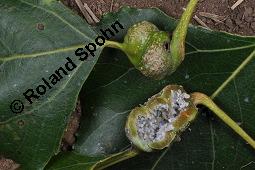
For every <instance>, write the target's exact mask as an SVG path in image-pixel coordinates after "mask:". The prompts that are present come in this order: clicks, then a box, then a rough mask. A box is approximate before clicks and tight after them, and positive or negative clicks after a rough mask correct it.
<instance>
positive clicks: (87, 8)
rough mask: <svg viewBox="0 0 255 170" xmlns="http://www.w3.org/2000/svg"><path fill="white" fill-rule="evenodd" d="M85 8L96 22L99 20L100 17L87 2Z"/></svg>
mask: <svg viewBox="0 0 255 170" xmlns="http://www.w3.org/2000/svg"><path fill="white" fill-rule="evenodd" d="M84 8H85V9H86V11H87V12H88V13H89V15H90V17H91V18H92V19H93V21H94V22H95V23H98V22H99V19H98V18H97V17H96V15H95V14H94V13H93V12H92V10H91V9H90V8H89V6H88V4H87V3H84Z"/></svg>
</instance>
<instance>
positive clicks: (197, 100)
mask: <svg viewBox="0 0 255 170" xmlns="http://www.w3.org/2000/svg"><path fill="white" fill-rule="evenodd" d="M191 98H192V100H193V103H194V105H199V104H201V105H204V106H206V107H208V108H209V109H210V110H211V111H213V112H214V114H216V115H217V116H218V117H219V118H220V119H221V120H222V121H223V122H224V123H226V124H227V125H228V126H229V127H231V128H232V129H233V130H234V131H235V132H236V133H237V134H238V135H239V136H241V137H242V138H243V139H244V140H245V141H246V142H247V143H248V144H250V145H251V146H252V147H253V148H254V149H255V141H254V140H253V139H252V138H251V137H250V136H249V135H248V134H247V133H246V132H245V131H244V130H243V129H242V128H241V127H240V126H239V125H238V124H237V123H236V122H235V121H233V120H232V119H231V118H230V117H229V116H228V115H227V114H226V113H225V112H224V111H223V110H222V109H220V108H219V107H218V106H217V105H216V104H215V103H214V102H213V100H212V99H211V98H210V97H208V96H207V95H205V94H203V93H200V92H194V93H192V94H191Z"/></svg>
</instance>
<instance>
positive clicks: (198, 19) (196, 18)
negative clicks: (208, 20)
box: [193, 15, 210, 29]
mask: <svg viewBox="0 0 255 170" xmlns="http://www.w3.org/2000/svg"><path fill="white" fill-rule="evenodd" d="M193 18H194V19H195V20H196V21H197V22H198V23H199V24H200V25H202V26H204V27H206V28H208V29H210V28H209V27H208V26H207V25H206V24H205V23H204V22H203V21H202V20H201V19H200V18H198V17H197V16H196V15H195V16H194V17H193Z"/></svg>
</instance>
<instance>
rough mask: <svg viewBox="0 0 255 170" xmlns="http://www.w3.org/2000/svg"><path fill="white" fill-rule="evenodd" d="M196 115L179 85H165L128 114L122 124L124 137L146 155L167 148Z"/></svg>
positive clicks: (187, 96)
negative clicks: (124, 125)
mask: <svg viewBox="0 0 255 170" xmlns="http://www.w3.org/2000/svg"><path fill="white" fill-rule="evenodd" d="M196 113H197V109H196V107H195V106H194V105H193V104H192V102H191V97H190V95H188V94H187V93H186V92H185V91H184V90H183V88H182V86H178V85H169V86H166V87H165V88H164V89H163V90H162V91H161V92H159V93H158V94H156V95H154V96H152V97H151V98H150V99H149V100H148V101H147V102H146V103H145V104H144V105H141V106H140V107H136V108H135V109H133V110H132V111H131V113H130V115H129V117H128V120H127V123H126V133H127V137H128V138H129V139H130V141H131V142H132V143H133V144H135V146H137V147H138V148H140V149H142V150H144V151H147V152H151V151H152V150H154V149H162V148H165V147H168V146H169V144H170V143H171V142H172V141H173V140H174V139H175V138H176V136H177V135H178V133H179V132H181V131H183V130H184V129H185V128H186V127H187V126H188V124H189V122H190V121H191V120H193V119H194V117H195V115H196Z"/></svg>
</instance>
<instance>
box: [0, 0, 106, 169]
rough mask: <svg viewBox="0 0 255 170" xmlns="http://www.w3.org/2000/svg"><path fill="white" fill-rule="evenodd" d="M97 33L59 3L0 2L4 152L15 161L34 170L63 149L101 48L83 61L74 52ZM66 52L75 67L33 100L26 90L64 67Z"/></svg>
mask: <svg viewBox="0 0 255 170" xmlns="http://www.w3.org/2000/svg"><path fill="white" fill-rule="evenodd" d="M96 36H97V34H96V32H95V31H94V29H93V28H92V27H90V26H89V25H88V24H87V23H86V22H85V21H84V20H83V19H82V18H80V17H78V16H76V15H74V14H73V12H71V11H70V10H69V9H67V8H66V7H65V6H64V5H63V4H62V3H61V2H57V1H50V0H41V1H33V0H17V1H9V0H4V1H1V2H0V82H1V83H0V155H3V156H5V157H7V158H11V159H13V160H15V161H16V162H17V163H19V164H21V168H22V169H26V170H28V169H33V170H34V169H43V167H44V166H45V165H46V164H47V162H48V161H49V159H50V158H51V157H52V156H53V155H55V154H57V153H58V152H59V146H60V142H61V138H62V135H63V133H64V130H65V128H66V124H67V121H68V118H69V115H70V113H71V112H72V110H74V107H75V104H76V100H77V97H78V93H79V91H80V89H81V87H82V85H83V83H84V81H85V80H86V79H87V77H88V75H89V73H90V72H91V70H92V68H93V67H94V65H95V63H96V61H97V59H98V56H99V54H100V53H101V50H102V48H98V49H97V51H96V53H95V57H93V58H92V57H89V58H88V60H86V61H83V62H82V61H80V60H78V57H76V56H75V54H74V52H75V50H76V49H77V48H78V47H84V45H85V44H86V43H89V42H93V41H94V39H95V37H96ZM67 57H69V58H70V59H71V60H72V61H73V62H74V63H75V65H76V68H74V69H73V70H71V71H68V72H67V73H68V75H65V74H64V73H62V72H61V75H63V78H62V79H61V80H60V81H58V82H57V83H56V84H55V85H54V86H52V88H51V89H49V88H48V87H47V86H46V88H47V89H46V92H45V94H44V95H40V97H39V98H38V99H34V100H33V103H32V104H30V103H29V102H28V101H27V100H26V99H25V97H24V96H23V93H25V92H26V90H28V89H33V90H34V91H36V90H35V89H36V87H37V86H38V85H41V84H43V81H42V78H43V77H44V78H45V79H46V80H49V76H50V75H51V74H53V73H54V72H55V70H57V69H59V67H63V68H64V69H65V70H66V67H65V64H66V63H67V59H66V58H67ZM69 68H72V67H71V66H69ZM66 71H67V70H66ZM41 91H43V89H41ZM35 93H36V92H35ZM15 99H18V100H21V101H22V102H23V103H24V111H23V112H22V113H20V114H15V113H13V112H12V111H11V110H10V104H11V103H12V101H13V100H15Z"/></svg>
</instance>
